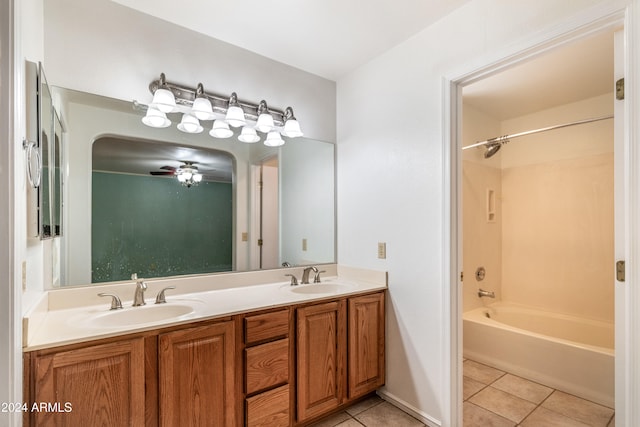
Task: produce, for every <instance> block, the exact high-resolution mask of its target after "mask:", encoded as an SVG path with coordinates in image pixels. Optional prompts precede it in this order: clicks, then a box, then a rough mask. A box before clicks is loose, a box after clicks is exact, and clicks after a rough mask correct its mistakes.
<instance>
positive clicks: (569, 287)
mask: <svg viewBox="0 0 640 427" xmlns="http://www.w3.org/2000/svg"><path fill="white" fill-rule="evenodd" d="M612 108H613V107H612V95H611V94H606V95H602V96H599V97H595V98H590V99H587V100H584V101H581V102H577V103H573V104H569V105H564V106H560V107H556V108H552V109H548V110H544V111H541V112H538V113H534V114H530V115H527V116H523V117H519V118H515V119H512V120H508V121H504V122H502V123H500V125H501V128H500V131H499V132H498V133H497V134H507V133H511V132H516V131H522V130H527V129H532V128H536V127H540V126H546V125H551V124H554V123H561V122H565V121H570V120H578V119H581V118H588V117H596V116H599V115H604V114H608V113H611V109H612ZM465 113H466V110H465ZM470 128H472V126H469V127H465V128H464V129H465V133H466V132H468V131H470V130H471V129H470ZM477 136H478V138H476V135H472V137H473V138H475V139H479V138H480V137H482V136H483V135H479V134H478V135H477ZM468 151H475V150H468ZM476 154H477V153H476ZM472 155H473V154H472ZM472 155H470V156H468V157H465V161H464V167H463V182H464V184H463V185H464V188H463V194H464V196H463V203H464V208H463V211H464V214H463V216H464V266H465V272H466V273H467V274H466V278H465V294H464V297H465V304H464V309H465V310H468V309H470V308H472V307H473V306H478V305H482V303H483V302H482V301H479V300H478V298H474V297H473V290H475V289H477V287H478V286H477V283H476V282H475V280H474V278H473V274H472V273H473V271H475V267H477V266H479V265H481V264H482V263H484V264H488V263H489V262H491V261H490V260H489V259H487V258H489V257H491V255H489V253H490V252H491V253H493V252H494V251H495V252H496V255H497V254H498V253H499V258H500V263H499V264H498V268H499V270H500V271H499V272H496V273H494V276H493V280H492V281H491V282H489V281H488V280H485V281H486V282H487V285H486V286H485V285H484V283H483V286H482V287H483V288H488V289H489V290H494V289H493V288H492V286H495V284H499V285H498V286H497V288H496V289H495V290H496V294H497V296H498V298H502V299H503V300H505V301H509V302H513V303H518V304H524V305H528V306H535V307H539V308H543V309H545V310H549V311H554V312H558V313H565V314H572V315H577V316H582V317H589V318H593V319H597V320H604V321H613V316H614V293H613V286H612V280H613V278H612V275H611V266H612V265H613V232H614V229H613V225H614V223H613V206H614V204H613V121H610V120H609V121H603V122H598V123H592V124H587V125H580V126H574V127H571V128H565V129H559V130H556V131H552V132H548V133H543V134H538V135H531V136H528V137H523V138H521V139H518V140H517V141H513V142H511V143H509V144H508V145H507V146H506V147H504V149H503V150H501V151H500V153H499V154H498V155H496V156H494V157H498V158H499V159H498V160H497V161H498V162H500V164H499V165H496V164H492V165H490V164H483V163H482V162H483V161H484V162H487V161H486V160H484V159H482V160H477V161H476V160H472V159H471V158H470V157H471V156H472ZM465 156H466V155H465ZM478 159H481V157H480V156H479V157H478ZM490 160H492V159H490ZM497 176H499V177H500V179H499V181H498V182H496V180H497V178H496V177H497ZM491 186H494V187H495V190H496V192H497V195H498V197H497V200H498V204H499V205H500V206H499V208H498V213H497V222H496V223H495V224H491V223H487V222H486V219H485V206H484V201H485V191H486V188H490V187H491ZM494 225H495V227H492V226H494ZM495 240H499V241H500V244H499V245H496V243H495ZM476 264H478V265H476ZM484 267H485V268H487V278H489V277H491V276H490V274H491V273H492V270H493V268H489V267H488V265H484ZM498 278H499V279H498ZM469 296H471V301H467V300H468V299H469Z"/></svg>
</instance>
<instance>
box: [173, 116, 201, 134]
mask: <svg viewBox="0 0 640 427" xmlns="http://www.w3.org/2000/svg"><path fill="white" fill-rule="evenodd" d="M178 130H180V131H182V132H185V133H200V132H202V130H203V129H202V126H200V122H199V121H198V119H197V118H196V117H195V116H192V115H191V114H188V113H185V114H183V115H182V120H181V121H180V123H179V124H178Z"/></svg>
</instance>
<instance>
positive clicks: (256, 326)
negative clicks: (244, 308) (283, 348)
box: [244, 309, 289, 345]
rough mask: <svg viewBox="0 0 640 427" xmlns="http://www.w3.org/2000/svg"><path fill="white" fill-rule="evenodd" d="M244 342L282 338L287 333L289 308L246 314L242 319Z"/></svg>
mask: <svg viewBox="0 0 640 427" xmlns="http://www.w3.org/2000/svg"><path fill="white" fill-rule="evenodd" d="M244 330H245V343H246V344H247V345H251V344H255V343H257V342H261V341H266V340H272V339H276V338H282V337H286V336H287V335H289V309H285V310H280V311H276V312H273V313H265V314H258V315H255V316H247V317H245V319H244Z"/></svg>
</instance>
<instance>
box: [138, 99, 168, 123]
mask: <svg viewBox="0 0 640 427" xmlns="http://www.w3.org/2000/svg"><path fill="white" fill-rule="evenodd" d="M142 123H144V124H145V125H147V126H151V127H152V128H166V127H169V126H171V120H169V119H168V118H167V115H166V114H165V113H163V112H162V111H160V110H158V109H157V108H155V107H152V106H151V105H149V108H148V109H147V114H146V115H145V116H144V117H143V118H142Z"/></svg>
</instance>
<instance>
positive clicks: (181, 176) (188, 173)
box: [149, 161, 202, 188]
mask: <svg viewBox="0 0 640 427" xmlns="http://www.w3.org/2000/svg"><path fill="white" fill-rule="evenodd" d="M182 163H183V165H182V166H180V167H179V168H175V167H173V166H168V165H165V166H162V167H160V169H162V170H161V171H149V174H151V175H154V176H157V175H175V176H176V177H177V178H178V181H180V183H181V184H182V185H184V186H185V187H187V188H189V187H192V186H196V185H198V183H199V182H200V181H202V174H201V173H200V172H198V167H197V166H196V165H195V164H194V162H186V161H184V162H182Z"/></svg>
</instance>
